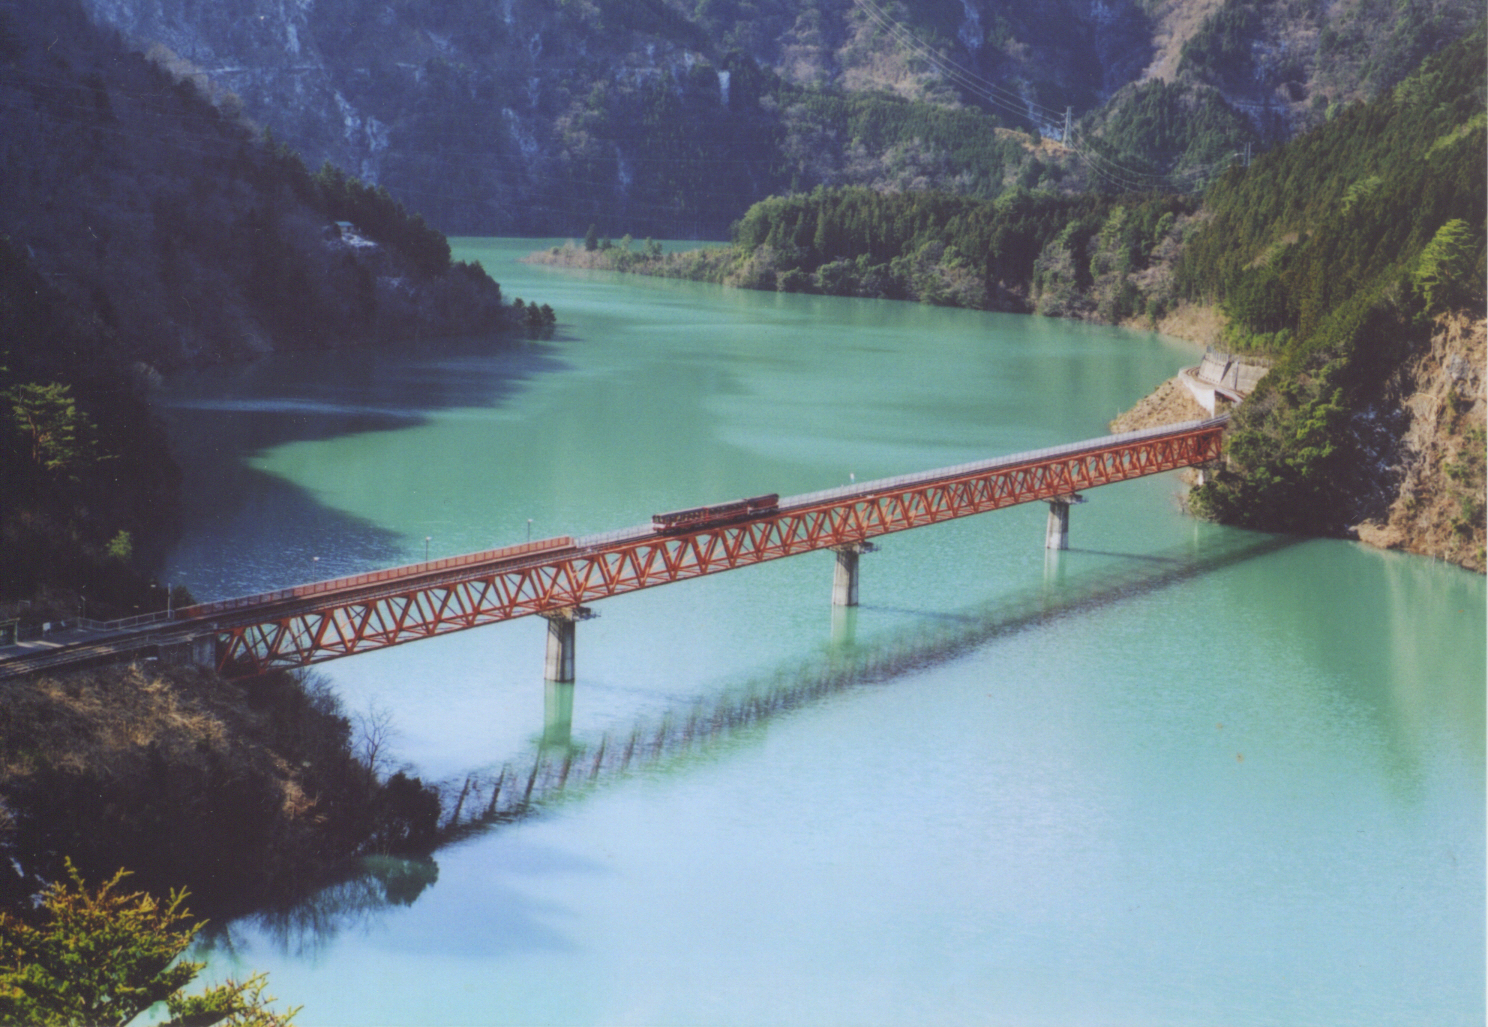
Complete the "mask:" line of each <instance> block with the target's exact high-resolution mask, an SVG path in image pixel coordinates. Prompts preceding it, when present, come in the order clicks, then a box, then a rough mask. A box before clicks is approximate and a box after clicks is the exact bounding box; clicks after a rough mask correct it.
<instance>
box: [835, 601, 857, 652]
mask: <svg viewBox="0 0 1488 1027" xmlns="http://www.w3.org/2000/svg"><path fill="white" fill-rule="evenodd" d="M857 634H858V608H857V607H856V606H837V605H834V606H833V607H832V648H833V649H851V648H852V646H853V643H854V642H855V641H856V640H857Z"/></svg>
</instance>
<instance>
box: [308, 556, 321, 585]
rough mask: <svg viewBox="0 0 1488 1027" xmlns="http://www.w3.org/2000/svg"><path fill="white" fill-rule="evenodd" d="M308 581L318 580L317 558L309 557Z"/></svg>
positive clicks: (318, 566)
mask: <svg viewBox="0 0 1488 1027" xmlns="http://www.w3.org/2000/svg"><path fill="white" fill-rule="evenodd" d="M310 580H311V581H319V580H320V557H318V556H312V557H310Z"/></svg>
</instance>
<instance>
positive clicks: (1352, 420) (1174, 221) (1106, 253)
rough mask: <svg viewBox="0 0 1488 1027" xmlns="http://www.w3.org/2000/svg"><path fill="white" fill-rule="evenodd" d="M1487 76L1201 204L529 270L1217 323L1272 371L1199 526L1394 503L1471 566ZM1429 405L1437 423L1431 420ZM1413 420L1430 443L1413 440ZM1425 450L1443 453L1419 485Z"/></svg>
mask: <svg viewBox="0 0 1488 1027" xmlns="http://www.w3.org/2000/svg"><path fill="white" fill-rule="evenodd" d="M1485 60H1488V59H1485V54H1484V32H1483V29H1482V27H1481V26H1480V27H1479V28H1478V29H1476V30H1474V31H1473V32H1472V33H1470V34H1469V35H1468V36H1467V37H1466V38H1464V39H1461V40H1458V41H1457V42H1455V43H1452V44H1450V45H1448V46H1447V47H1445V48H1444V49H1443V50H1442V51H1441V52H1440V53H1438V54H1437V55H1435V56H1433V57H1431V58H1428V59H1427V60H1426V62H1425V63H1424V64H1423V65H1422V66H1421V68H1420V69H1419V70H1418V71H1416V72H1415V73H1414V74H1412V75H1411V76H1409V77H1408V78H1406V79H1405V80H1404V81H1403V82H1401V83H1400V84H1399V85H1397V86H1396V87H1395V88H1394V89H1392V90H1389V91H1387V92H1386V93H1384V94H1382V95H1381V96H1379V97H1377V98H1376V99H1374V100H1373V101H1370V102H1367V103H1364V102H1360V103H1355V104H1351V105H1349V106H1348V107H1347V108H1346V109H1345V110H1343V111H1341V112H1338V113H1337V114H1336V115H1335V116H1334V117H1333V118H1332V119H1330V120H1328V121H1327V122H1325V123H1324V124H1323V125H1321V126H1319V127H1318V128H1317V129H1314V130H1313V131H1311V132H1309V133H1307V134H1305V135H1303V136H1301V137H1299V138H1297V139H1295V140H1293V141H1291V142H1290V143H1287V144H1285V145H1283V146H1280V147H1278V148H1277V149H1276V150H1274V151H1272V152H1270V153H1267V154H1265V155H1263V156H1261V157H1259V158H1257V159H1256V160H1255V161H1254V163H1253V164H1251V165H1250V166H1249V167H1244V166H1239V165H1237V166H1234V167H1232V168H1230V169H1229V170H1228V171H1226V172H1225V173H1224V174H1223V175H1222V176H1221V177H1220V178H1219V180H1218V181H1217V182H1216V183H1215V184H1214V185H1213V186H1212V187H1211V188H1210V189H1209V190H1208V191H1207V192H1206V193H1205V195H1204V197H1203V199H1202V202H1200V201H1199V200H1198V199H1197V198H1194V197H1187V196H1180V195H1173V194H1160V193H1157V194H1153V193H1148V194H1128V195H1125V196H1119V197H1118V196H1111V195H1104V194H1085V195H1080V196H1065V195H1058V194H1054V193H1049V192H1042V191H1031V192H1030V191H1020V190H1015V191H1012V192H1009V193H1008V194H1006V195H1004V196H1003V197H1001V198H999V199H998V200H996V201H994V202H987V201H982V200H974V199H968V198H965V197H958V196H952V195H949V194H946V193H938V192H925V193H891V194H884V193H877V192H873V191H870V190H867V189H861V188H845V189H818V190H816V191H813V192H812V193H810V194H804V195H796V196H790V197H779V198H772V199H769V200H766V201H762V202H761V203H758V204H756V205H754V206H753V207H751V208H750V210H749V211H748V212H747V213H746V214H745V216H744V217H743V218H741V219H740V221H739V222H738V225H737V227H736V232H735V239H734V244H733V246H732V247H729V248H726V249H717V250H709V251H702V252H699V253H696V254H670V255H662V254H659V253H651V254H648V253H646V252H634V251H632V249H631V248H630V247H628V246H627V245H624V244H622V245H621V246H618V247H616V246H611V247H610V248H609V249H605V248H604V244H600V245H599V246H598V247H596V249H595V250H594V251H592V252H582V251H578V250H576V249H557V250H554V251H552V252H550V253H546V254H537V255H535V256H534V258H533V259H535V260H550V261H553V262H557V263H579V264H585V265H589V266H599V267H613V268H617V269H621V270H632V271H641V272H645V273H652V274H663V275H675V276H679V277H692V278H700V279H705V280H710V281H717V282H722V283H726V284H733V285H740V286H745V287H751V288H765V289H778V290H781V291H808V292H823V293H830V294H836V295H849V296H883V297H889V298H899V299H918V300H920V301H923V302H931V303H946V304H953V305H959V306H969V307H976V308H981V309H1002V310H1032V311H1037V312H1040V313H1045V314H1056V315H1062V316H1080V317H1092V318H1096V319H1100V320H1106V321H1121V320H1128V319H1137V320H1139V321H1146V322H1148V323H1153V324H1155V323H1157V322H1158V321H1159V320H1160V319H1161V318H1163V317H1164V316H1165V315H1166V314H1168V312H1169V311H1171V310H1172V309H1173V308H1174V307H1175V306H1177V305H1183V304H1187V305H1192V306H1197V307H1200V308H1211V309H1217V311H1218V314H1219V317H1218V321H1219V322H1220V323H1222V324H1224V331H1223V334H1222V336H1221V337H1217V338H1212V339H1209V340H1205V341H1212V342H1214V343H1220V344H1223V345H1225V346H1226V347H1227V348H1229V349H1231V350H1235V351H1239V352H1249V353H1257V354H1259V355H1262V356H1264V357H1266V358H1269V359H1270V360H1272V361H1274V365H1275V366H1274V369H1273V371H1272V372H1271V374H1270V375H1269V376H1268V377H1267V378H1266V379H1265V381H1264V383H1263V385H1262V387H1261V388H1260V390H1258V392H1257V393H1256V394H1255V395H1254V396H1252V397H1251V399H1250V400H1249V401H1247V402H1246V403H1245V404H1244V405H1243V406H1242V407H1241V408H1240V409H1239V411H1238V412H1237V414H1236V418H1235V423H1234V427H1233V430H1232V432H1231V434H1230V437H1229V442H1228V447H1229V461H1228V468H1227V469H1226V470H1225V471H1224V472H1223V473H1221V474H1219V475H1218V476H1217V477H1215V478H1214V479H1213V480H1211V481H1210V482H1209V483H1208V484H1206V485H1205V486H1204V487H1202V488H1201V489H1199V490H1198V491H1197V492H1196V493H1195V495H1194V497H1193V502H1194V504H1195V506H1196V507H1197V508H1199V509H1200V510H1202V511H1204V512H1206V513H1208V514H1210V515H1211V516H1214V517H1216V518H1218V519H1220V520H1224V521H1228V522H1233V523H1238V524H1243V525H1247V526H1251V527H1258V528H1266V529H1271V530H1283V531H1300V532H1306V533H1312V534H1334V535H1336V534H1342V533H1345V532H1347V531H1350V530H1353V529H1354V527H1355V526H1356V525H1358V524H1359V523H1360V522H1363V521H1366V520H1370V519H1376V520H1377V519H1380V518H1385V517H1387V516H1393V515H1390V514H1389V510H1390V509H1391V508H1392V507H1395V506H1398V505H1399V503H1400V502H1402V500H1401V495H1402V493H1401V489H1402V487H1406V488H1408V489H1409V490H1410V491H1411V495H1413V496H1415V497H1416V498H1415V500H1414V501H1413V503H1411V504H1407V505H1408V506H1410V510H1409V511H1408V512H1410V513H1411V514H1412V515H1414V512H1415V510H1416V509H1417V508H1418V507H1420V508H1425V507H1428V506H1429V507H1430V508H1432V509H1435V510H1437V511H1438V513H1439V516H1438V517H1437V520H1438V521H1442V522H1443V523H1444V524H1445V525H1446V527H1443V526H1442V525H1441V524H1436V525H1425V524H1418V525H1417V528H1416V529H1414V530H1415V531H1416V532H1417V533H1419V534H1422V535H1423V536H1432V537H1434V538H1436V541H1435V542H1434V543H1433V545H1434V546H1435V548H1434V549H1433V550H1432V551H1433V552H1437V553H1438V554H1443V553H1447V552H1448V551H1450V553H1449V555H1450V558H1452V559H1454V560H1457V561H1459V562H1464V563H1468V564H1470V565H1473V566H1478V567H1481V566H1482V564H1483V559H1482V544H1483V522H1484V496H1483V463H1484V460H1483V452H1482V451H1483V432H1482V427H1481V425H1482V422H1483V419H1484V413H1485V410H1488V402H1485V401H1484V397H1483V395H1482V390H1483V379H1482V376H1481V375H1480V374H1477V373H1472V374H1469V373H1468V371H1469V370H1472V368H1474V367H1475V366H1476V365H1475V364H1474V363H1473V361H1474V360H1479V358H1480V356H1481V345H1480V344H1479V343H1476V342H1474V341H1473V340H1474V339H1476V338H1478V337H1479V336H1480V335H1481V330H1480V329H1474V328H1473V327H1472V326H1471V324H1468V325H1467V326H1466V327H1464V326H1463V325H1462V324H1461V323H1460V321H1461V318H1462V317H1463V316H1464V315H1463V314H1462V313H1461V312H1464V311H1466V312H1469V313H1471V312H1476V316H1477V317H1478V318H1481V314H1482V305H1483V302H1484V279H1485V275H1488V267H1485V240H1484V226H1485V221H1488V164H1485V157H1484V153H1485V149H1488V137H1485V121H1488V94H1485ZM1453 316H1455V317H1456V318H1457V319H1458V320H1457V321H1455V322H1454V321H1453V320H1452V317H1453ZM1452 324H1456V327H1451V325H1452ZM1475 353H1476V354H1478V356H1477V357H1475V356H1474V354H1475ZM1479 362H1480V360H1479ZM1443 369H1445V370H1443ZM1442 374H1448V375H1449V378H1450V380H1447V379H1441V377H1440V376H1441V375H1442ZM1423 390H1424V392H1425V393H1431V394H1433V395H1435V396H1436V401H1435V402H1436V403H1437V405H1438V406H1440V405H1441V404H1446V405H1447V407H1446V408H1444V409H1447V410H1448V412H1447V413H1446V414H1443V413H1442V412H1441V411H1439V410H1436V409H1432V410H1429V411H1426V410H1425V409H1424V408H1423V407H1422V404H1423V403H1425V402H1426V401H1425V400H1424V399H1420V398H1419V397H1418V395H1417V394H1419V393H1422V392H1423ZM1422 416H1427V417H1428V418H1429V420H1430V421H1431V423H1432V424H1433V425H1434V426H1435V427H1434V428H1433V429H1432V432H1428V433H1426V434H1425V435H1423V434H1422V430H1421V427H1420V425H1421V423H1422V422H1421V417H1422ZM1432 435H1434V436H1436V437H1435V438H1434V439H1433V440H1432V441H1431V443H1430V447H1428V448H1431V447H1434V448H1435V449H1438V450H1440V451H1441V453H1442V454H1445V455H1444V456H1442V457H1441V459H1434V460H1432V461H1427V462H1428V463H1431V464H1432V466H1433V467H1436V468H1437V470H1435V471H1433V472H1432V473H1431V474H1429V475H1424V476H1423V473H1422V471H1421V468H1422V467H1423V466H1424V464H1423V463H1422V459H1424V457H1422V453H1423V452H1424V451H1423V450H1422V446H1423V445H1424V444H1425V443H1424V442H1423V440H1424V439H1425V438H1426V437H1427V436H1432ZM1418 457H1419V458H1421V459H1418ZM1443 476H1444V477H1443ZM1438 478H1439V479H1440V480H1437V479H1438ZM1438 500H1442V501H1441V502H1438ZM1399 519H1400V518H1399V517H1395V520H1399ZM1404 544H1414V543H1412V542H1410V541H1409V540H1408V539H1407V540H1405V541H1404Z"/></svg>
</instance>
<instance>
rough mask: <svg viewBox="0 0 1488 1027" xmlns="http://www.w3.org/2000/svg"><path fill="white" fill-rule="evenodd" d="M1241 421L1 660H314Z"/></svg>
mask: <svg viewBox="0 0 1488 1027" xmlns="http://www.w3.org/2000/svg"><path fill="white" fill-rule="evenodd" d="M1227 420H1228V418H1226V417H1215V418H1210V419H1208V420H1203V421H1190V422H1186V423H1184V424H1178V425H1167V426H1163V427H1160V428H1149V429H1144V430H1142V431H1135V432H1125V433H1123V434H1120V435H1110V436H1105V437H1103V438H1099V439H1092V440H1088V441H1085V442H1076V443H1071V444H1069V445H1063V446H1055V447H1052V448H1049V449H1041V450H1035V451H1031V452H1025V453H1016V454H1013V455H1010V456H1004V457H997V458H994V459H990V460H982V461H977V462H974V463H967V464H959V465H956V466H954V467H942V468H937V469H935V470H930V471H924V472H920V473H917V474H909V475H901V476H898V477H893V478H883V479H879V480H876V481H868V482H861V483H858V484H855V485H849V486H845V487H841V488H833V489H825V490H822V491H819V492H810V493H806V494H803V495H798V496H791V497H787V498H785V499H782V500H780V501H779V505H778V508H776V509H773V510H769V511H767V512H765V513H763V514H760V515H756V516H751V517H748V518H745V519H735V520H731V521H729V522H727V523H720V524H711V525H704V526H701V527H698V528H695V529H692V530H688V531H685V532H677V533H666V534H662V533H659V532H657V531H656V530H655V529H654V527H653V525H651V524H645V525H638V526H635V527H631V528H624V529H621V530H619V531H612V532H605V533H602V534H596V535H588V536H584V537H581V538H577V539H574V538H570V537H568V536H563V537H559V538H554V539H544V540H541V541H538V542H532V543H528V544H525V545H521V546H511V547H507V548H505V549H496V550H487V551H484V552H480V553H471V554H466V555H464V556H459V557H450V558H446V559H441V560H433V561H428V562H425V563H418V564H412V565H409V566H406V567H397V568H389V569H386V570H380V571H373V572H370V573H367V574H359V575H351V576H348V577H343V578H336V579H332V580H329V581H321V582H313V583H310V584H306V585H298V586H294V587H292V588H287V589H280V590H276V591H273V592H267V593H262V594H260V595H256V596H245V597H241V598H238V599H229V600H223V601H220V602H214V603H203V604H199V605H197V606H192V607H187V608H184V609H181V610H178V611H176V616H175V618H174V619H173V620H172V621H171V622H170V623H169V624H168V625H153V626H149V627H146V628H142V629H141V630H139V631H137V632H133V633H129V634H127V635H123V636H121V635H115V636H113V637H111V638H109V639H106V640H105V639H99V640H98V641H97V642H92V643H79V644H77V645H72V646H62V647H59V648H57V649H52V650H48V651H47V652H46V653H43V654H31V655H25V656H11V657H10V658H8V659H0V677H5V676H11V675H13V674H18V673H26V672H29V671H31V670H35V669H38V668H39V667H42V666H56V665H60V664H65V663H68V662H78V661H83V660H90V659H91V660H96V659H101V658H107V657H109V656H117V655H118V654H119V653H121V652H128V651H130V650H131V647H132V648H133V650H135V651H138V650H140V649H145V648H148V647H158V646H162V645H166V646H168V645H170V644H172V643H177V642H181V641H184V640H186V639H189V638H192V637H199V636H202V635H207V634H210V635H213V636H215V638H216V658H217V665H218V667H219V668H220V669H221V670H223V671H224V672H226V673H229V674H234V675H243V674H257V673H262V672H264V671H267V670H271V669H275V668H284V667H298V666H304V665H306V664H310V663H316V662H321V661H323V660H329V659H335V658H337V657H341V656H349V655H351V654H353V653H357V652H365V651H368V650H371V649H379V648H384V647H387V646H390V645H398V644H400V643H403V642H408V641H413V640H416V639H419V638H427V637H430V636H433V635H437V634H444V633H447V632H450V631H459V630H464V629H466V628H472V627H478V626H480V625H482V624H489V623H494V622H497V621H502V620H510V619H512V618H514V617H522V616H528V615H531V614H543V613H552V612H556V611H558V610H562V609H565V608H568V607H574V606H579V605H581V604H583V603H586V602H591V601H593V600H596V599H602V598H606V597H609V596H613V595H619V594H621V593H624V592H630V591H635V590H637V589H641V588H649V587H652V586H654V585H661V584H666V583H669V582H673V581H681V580H685V579H687V578H693V577H698V576H701V575H703V574H713V573H718V572H720V571H725V570H732V569H735V568H737V567H743V566H750V565H753V564H756V563H761V562H764V561H766V560H772V559H778V558H781V557H785V556H793V555H796V554H797V553H802V552H809V551H812V550H818V549H827V548H831V547H833V546H842V545H850V544H853V543H858V542H863V541H866V540H868V539H870V538H874V537H876V536H879V535H885V534H889V533H891V532H895V531H903V530H907V529H909V528H915V527H920V526H922V525H926V524H934V523H938V522H940V521H943V520H948V519H951V518H955V517H965V516H969V515H971V514H976V513H984V512H986V511H989V510H995V509H1000V508H1002V507H1005V506H1012V505H1015V504H1019V503H1027V502H1033V501H1037V500H1046V499H1054V498H1057V497H1059V496H1062V495H1067V494H1070V493H1073V492H1076V491H1078V490H1080V489H1088V488H1093V487H1096V486H1099V485H1105V484H1111V483H1114V482H1117V481H1126V480H1129V479H1132V478H1138V477H1143V476H1146V475H1150V474H1157V473H1160V472H1163V471H1168V470H1172V469H1174V468H1178V467H1185V466H1191V465H1194V464H1200V463H1206V462H1208V461H1211V460H1215V459H1217V458H1218V457H1219V455H1220V436H1221V433H1222V431H1223V428H1224V424H1225V422H1226V421H1227Z"/></svg>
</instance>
